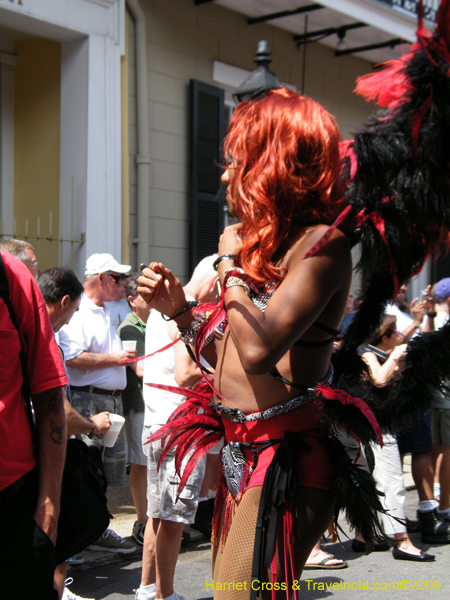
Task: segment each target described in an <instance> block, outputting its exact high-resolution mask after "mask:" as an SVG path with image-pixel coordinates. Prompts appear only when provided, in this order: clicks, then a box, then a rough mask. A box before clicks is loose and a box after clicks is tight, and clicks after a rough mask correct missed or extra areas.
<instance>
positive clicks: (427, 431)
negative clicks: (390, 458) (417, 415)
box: [397, 413, 433, 454]
mask: <svg viewBox="0 0 450 600" xmlns="http://www.w3.org/2000/svg"><path fill="white" fill-rule="evenodd" d="M397 443H398V449H399V450H400V454H408V453H409V452H412V453H415V452H431V451H432V450H433V440H432V438H431V423H430V414H429V413H425V414H424V416H423V418H422V419H420V421H414V423H413V426H412V427H411V429H410V430H409V431H406V432H404V433H402V434H400V435H399V436H398V437H397Z"/></svg>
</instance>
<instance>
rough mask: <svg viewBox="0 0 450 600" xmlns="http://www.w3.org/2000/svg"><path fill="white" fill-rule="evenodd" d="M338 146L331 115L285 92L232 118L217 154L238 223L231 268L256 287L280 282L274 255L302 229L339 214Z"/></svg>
mask: <svg viewBox="0 0 450 600" xmlns="http://www.w3.org/2000/svg"><path fill="white" fill-rule="evenodd" d="M339 139H340V136H339V131H338V127H337V125H336V122H335V120H334V117H332V115H330V114H329V113H328V112H327V111H326V110H325V109H324V108H323V107H322V106H321V105H320V104H318V103H317V102H315V101H314V100H312V99H311V98H307V97H305V96H300V95H299V94H296V93H295V92H291V91H290V90H288V89H286V88H281V89H276V90H270V91H269V92H268V93H267V94H266V95H265V96H264V97H262V98H260V99H257V100H248V101H246V102H242V103H241V104H239V105H238V107H237V108H236V110H235V111H234V113H233V117H232V119H231V122H230V126H229V130H228V135H227V137H226V139H225V145H224V152H225V156H227V157H228V160H229V165H230V166H231V167H232V168H230V169H229V176H230V183H229V186H230V194H231V196H232V199H233V204H234V213H235V215H236V216H237V217H239V218H240V219H241V221H242V224H243V225H242V231H241V235H242V240H243V246H242V249H241V251H240V252H239V255H238V261H239V262H240V263H241V265H242V267H243V268H244V270H245V271H246V273H247V274H248V275H249V276H250V277H251V278H252V280H253V281H254V282H255V283H256V285H258V286H261V285H264V284H265V283H268V282H272V281H274V282H276V281H280V280H281V279H282V278H283V273H282V272H281V271H280V269H279V268H277V267H276V260H279V258H281V257H277V256H276V252H277V250H280V249H281V250H284V248H283V244H289V242H290V241H291V242H292V241H294V240H290V236H292V235H295V233H296V232H298V231H299V228H300V227H301V226H305V225H313V224H319V223H324V224H327V225H330V224H331V223H332V222H333V221H334V220H335V218H336V216H337V214H339V212H340V211H341V210H342V198H341V194H340V193H339V191H338V190H339V186H338V179H339V166H340V160H339ZM286 250H287V248H286Z"/></svg>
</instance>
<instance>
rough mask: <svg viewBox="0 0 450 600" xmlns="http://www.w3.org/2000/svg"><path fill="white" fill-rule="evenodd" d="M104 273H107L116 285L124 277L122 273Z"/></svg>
mask: <svg viewBox="0 0 450 600" xmlns="http://www.w3.org/2000/svg"><path fill="white" fill-rule="evenodd" d="M106 274H107V275H109V276H110V277H112V278H113V279H114V281H115V282H116V284H117V285H119V283H120V282H121V281H123V280H124V279H125V277H124V276H123V275H113V274H112V273H106Z"/></svg>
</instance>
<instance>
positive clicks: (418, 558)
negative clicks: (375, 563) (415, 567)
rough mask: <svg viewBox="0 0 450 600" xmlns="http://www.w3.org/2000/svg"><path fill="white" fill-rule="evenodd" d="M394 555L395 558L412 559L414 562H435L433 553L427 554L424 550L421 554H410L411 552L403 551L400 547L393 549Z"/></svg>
mask: <svg viewBox="0 0 450 600" xmlns="http://www.w3.org/2000/svg"><path fill="white" fill-rule="evenodd" d="M392 556H393V557H394V558H395V560H412V561H414V562H433V561H434V558H435V557H434V555H433V554H426V552H424V551H423V550H422V551H421V552H420V554H409V552H403V550H399V548H394V549H393V550H392Z"/></svg>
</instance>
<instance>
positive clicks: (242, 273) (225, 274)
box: [223, 267, 246, 281]
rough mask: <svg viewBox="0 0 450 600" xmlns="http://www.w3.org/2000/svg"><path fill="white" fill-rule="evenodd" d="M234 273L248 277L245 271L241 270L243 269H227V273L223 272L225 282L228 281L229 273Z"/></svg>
mask: <svg viewBox="0 0 450 600" xmlns="http://www.w3.org/2000/svg"><path fill="white" fill-rule="evenodd" d="M232 271H234V272H235V273H240V274H241V275H246V272H245V271H244V269H241V267H231V268H230V269H225V271H224V272H223V280H224V281H225V280H226V277H227V275H228V273H231V272H232Z"/></svg>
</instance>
